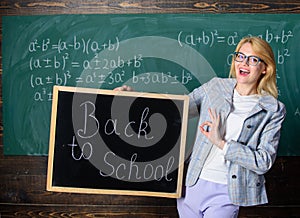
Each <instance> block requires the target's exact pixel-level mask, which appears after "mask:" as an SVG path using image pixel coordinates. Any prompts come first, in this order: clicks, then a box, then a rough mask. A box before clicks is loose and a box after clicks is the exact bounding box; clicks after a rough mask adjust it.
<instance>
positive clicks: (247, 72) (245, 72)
mask: <svg viewBox="0 0 300 218" xmlns="http://www.w3.org/2000/svg"><path fill="white" fill-rule="evenodd" d="M249 73H250V71H249V70H244V69H240V74H249Z"/></svg>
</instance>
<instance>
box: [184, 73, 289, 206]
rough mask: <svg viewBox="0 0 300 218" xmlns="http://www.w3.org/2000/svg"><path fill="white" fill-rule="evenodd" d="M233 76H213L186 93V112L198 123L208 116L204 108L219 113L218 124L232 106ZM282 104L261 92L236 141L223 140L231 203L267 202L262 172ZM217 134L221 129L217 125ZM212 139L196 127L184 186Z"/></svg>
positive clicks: (269, 161) (271, 156) (274, 144)
mask: <svg viewBox="0 0 300 218" xmlns="http://www.w3.org/2000/svg"><path fill="white" fill-rule="evenodd" d="M235 85H236V80H235V79H221V78H213V79H212V80H210V81H209V82H208V83H205V84H203V85H202V86H200V87H199V88H197V89H195V90H194V91H193V92H191V93H190V95H189V96H190V114H194V115H199V113H200V117H199V124H201V123H202V122H204V121H206V120H210V118H209V114H208V108H213V109H215V110H216V111H217V113H219V114H220V116H221V126H223V127H224V126H225V125H222V124H224V123H225V121H226V118H227V117H228V114H229V113H230V111H231V109H232V98H233V90H234V87H235ZM285 114H286V111H285V106H284V105H283V104H282V103H281V102H279V101H278V100H277V99H275V98H274V97H272V96H270V95H262V96H260V98H259V101H258V104H257V105H256V106H255V107H254V108H253V109H252V111H251V112H250V114H249V115H248V116H247V118H246V120H245V121H244V124H243V127H242V131H241V134H240V136H239V138H238V140H237V141H229V142H227V143H228V145H229V147H228V150H227V152H226V154H225V159H226V160H227V161H230V164H229V168H228V193H229V197H230V199H231V201H232V203H233V204H236V205H240V206H252V205H258V204H265V203H267V202H268V199H267V194H266V188H265V178H264V176H263V174H265V173H266V172H267V171H268V170H269V169H270V168H271V166H272V165H273V163H274V161H275V158H276V153H277V148H278V144H279V138H280V129H281V125H282V122H283V120H284V117H285ZM220 131H221V134H224V133H225V129H224V128H221V129H220ZM212 146H213V145H212V143H211V142H210V141H209V140H208V139H207V138H206V137H205V136H204V135H203V134H202V133H201V132H199V131H198V133H197V136H196V140H195V144H194V147H193V152H192V155H191V157H190V160H189V166H188V171H187V175H186V186H193V185H195V183H196V182H197V180H198V178H199V175H200V173H201V170H202V167H203V165H204V162H205V160H206V158H207V156H208V154H209V152H210V150H211V148H212Z"/></svg>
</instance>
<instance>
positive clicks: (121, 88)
mask: <svg viewBox="0 0 300 218" xmlns="http://www.w3.org/2000/svg"><path fill="white" fill-rule="evenodd" d="M114 91H133V88H131V87H130V86H127V85H123V86H120V87H117V88H114Z"/></svg>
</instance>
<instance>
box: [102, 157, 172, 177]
mask: <svg viewBox="0 0 300 218" xmlns="http://www.w3.org/2000/svg"><path fill="white" fill-rule="evenodd" d="M115 156H116V155H115V154H114V153H113V152H107V153H106V154H105V156H104V162H105V164H106V165H108V166H109V167H110V170H111V171H110V172H109V173H103V172H102V171H101V170H100V171H99V173H100V175H101V176H103V177H108V176H114V177H115V178H118V179H119V180H124V179H126V180H137V181H138V180H143V181H145V180H146V181H147V180H148V181H151V180H156V181H160V180H162V178H164V179H165V180H166V181H172V178H168V175H169V174H170V172H171V170H172V168H173V164H174V161H175V157H174V156H170V157H169V158H168V162H167V164H166V166H163V165H162V164H159V165H157V166H153V165H152V164H151V163H148V164H146V165H145V166H144V167H143V169H141V165H137V164H136V163H135V162H136V159H137V156H138V155H137V154H136V153H134V154H133V155H132V156H131V158H130V163H129V164H126V163H120V164H119V165H117V166H115V165H114V164H113V162H115V161H112V160H111V159H112V158H113V157H115Z"/></svg>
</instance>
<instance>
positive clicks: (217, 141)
mask: <svg viewBox="0 0 300 218" xmlns="http://www.w3.org/2000/svg"><path fill="white" fill-rule="evenodd" d="M208 113H209V116H210V119H211V121H205V122H204V123H202V124H201V125H200V127H199V128H200V131H201V132H202V134H203V135H205V136H206V138H208V139H209V141H211V142H212V143H213V144H214V145H216V146H218V147H219V148H220V149H223V147H224V145H225V141H224V140H223V139H222V137H221V134H220V115H217V114H216V112H215V110H212V109H208Z"/></svg>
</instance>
